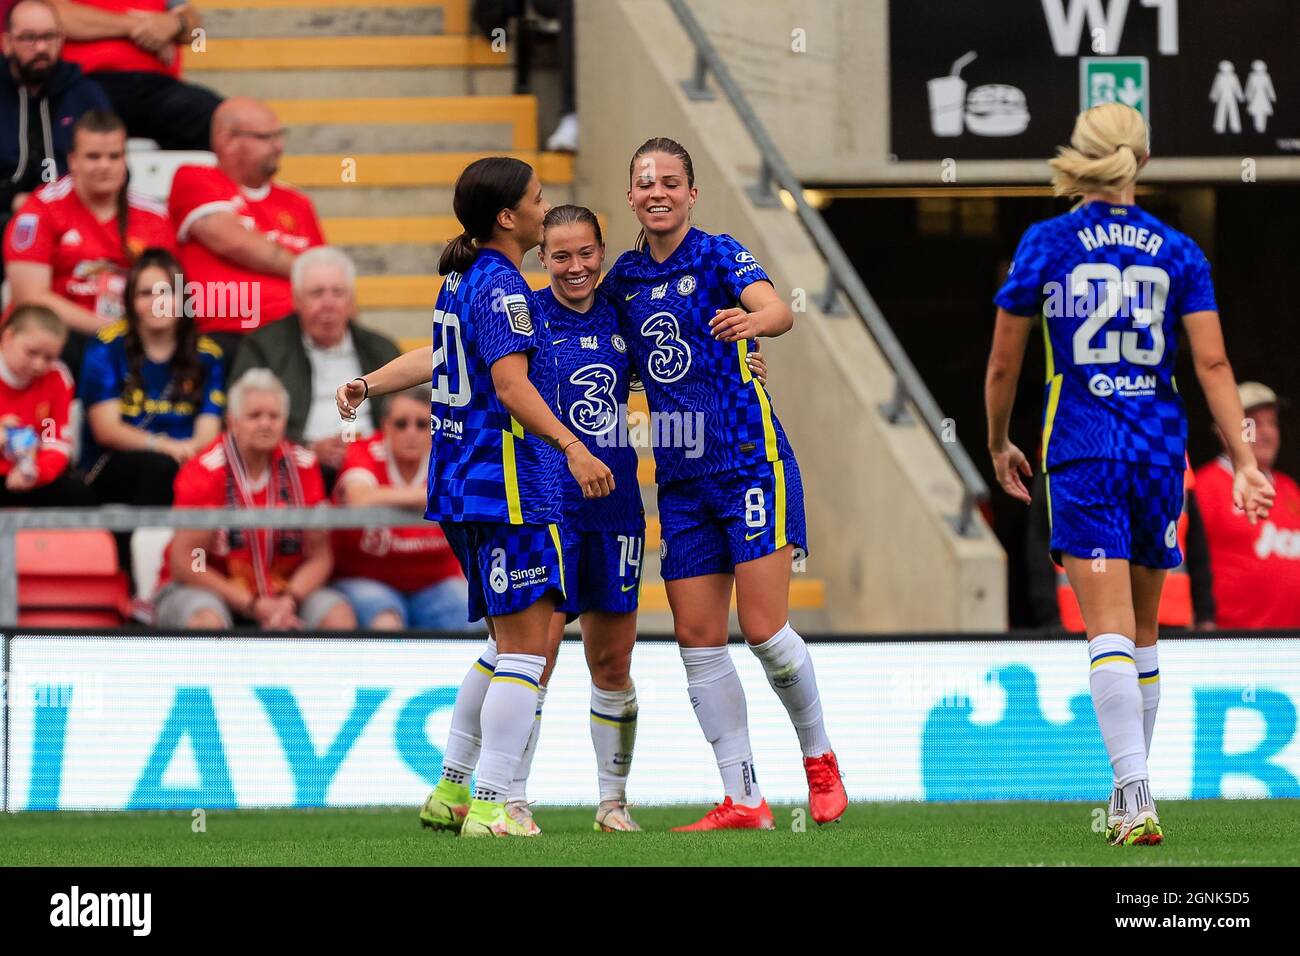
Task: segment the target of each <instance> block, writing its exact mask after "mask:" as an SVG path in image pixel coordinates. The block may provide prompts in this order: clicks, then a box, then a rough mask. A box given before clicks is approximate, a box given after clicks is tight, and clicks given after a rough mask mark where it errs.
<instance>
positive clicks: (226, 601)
mask: <svg viewBox="0 0 1300 956" xmlns="http://www.w3.org/2000/svg"><path fill="white" fill-rule="evenodd" d="M288 405H289V396H288V394H287V393H286V392H285V390H284V386H282V385H281V384H280V382H279V381H278V380H277V379H276V377H275V376H274V375H273V374H271V372H269V371H268V370H266V369H253V370H252V371H250V372H248V373H246V374H245V375H244V376H243V377H242V378H241V379H240V380H239V381H237V382H236V383H235V384H234V387H233V388H231V389H230V395H229V412H228V414H227V425H228V427H229V431H227V432H226V433H225V434H223V435H220V436H218V437H217V438H216V440H215V441H213V442H212V443H211V444H210V445H208V446H207V447H206V448H204V449H202V450H200V451H199V453H198V454H197V455H195V457H193V458H191V459H190V460H189V461H187V462H186V463H185V464H184V465H183V466H182V467H181V470H180V472H179V473H178V474H177V476H176V494H175V505H176V507H178V508H184V507H206V508H279V507H284V508H292V507H310V506H313V505H318V504H320V503H321V502H322V501H324V499H325V487H324V483H323V482H322V480H321V474H320V468H318V467H317V465H316V456H315V455H313V454H312V453H311V452H310V451H308V450H307V449H305V448H302V447H300V446H298V445H294V444H292V443H290V442H288V441H285V438H284V422H285V417H286V415H287V413H288ZM333 566H334V561H333V557H332V555H331V554H330V545H329V536H328V532H325V531H298V530H283V531H276V530H243V531H240V530H231V531H226V530H221V531H195V530H179V531H177V532H176V534H175V535H174V536H173V537H172V540H171V544H170V545H169V546H168V550H167V555H166V557H165V558H164V560H163V568H162V573H161V574H160V576H159V590H158V595H157V597H156V598H155V614H154V623H155V624H156V625H157V626H159V627H164V628H169V629H175V628H229V627H231V626H232V625H233V623H234V621H235V620H236V619H238V620H239V621H240V622H241V623H251V624H253V625H255V626H257V627H261V628H264V629H267V630H300V629H302V628H304V627H312V628H323V629H328V630H333V629H340V628H353V627H355V626H356V617H355V616H354V615H353V614H352V609H351V608H350V607H349V606H348V603H347V601H345V600H344V599H343V596H342V595H341V594H339V593H338V592H337V591H333V590H331V589H330V588H327V587H325V582H326V581H328V580H329V577H330V572H331V570H332V569H333Z"/></svg>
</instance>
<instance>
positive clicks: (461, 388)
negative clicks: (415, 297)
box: [433, 309, 471, 408]
mask: <svg viewBox="0 0 1300 956" xmlns="http://www.w3.org/2000/svg"><path fill="white" fill-rule="evenodd" d="M433 341H434V345H435V347H434V350H433V400H434V401H435V402H437V403H439V404H442V405H450V406H451V407H452V408H463V407H464V406H466V405H468V404H469V399H470V394H471V393H470V387H469V368H468V367H467V366H466V364H465V347H464V344H463V343H462V342H461V337H460V316H458V315H456V314H454V313H452V312H443V311H442V310H441V309H435V310H434V312H433ZM453 362H455V365H454V366H453V365H452V363H453ZM440 368H441V371H439V369H440ZM453 369H454V371H455V374H454V376H453V374H452V372H453ZM453 377H454V378H455V381H456V384H455V386H454V387H453V385H452V379H453Z"/></svg>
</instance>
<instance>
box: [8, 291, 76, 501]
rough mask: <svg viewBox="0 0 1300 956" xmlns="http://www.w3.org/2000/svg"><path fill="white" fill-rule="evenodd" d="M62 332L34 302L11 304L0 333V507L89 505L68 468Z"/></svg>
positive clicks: (68, 386) (68, 389) (68, 379)
mask: <svg viewBox="0 0 1300 956" xmlns="http://www.w3.org/2000/svg"><path fill="white" fill-rule="evenodd" d="M64 335H65V333H64V330H63V325H62V323H60V322H59V318H58V316H56V315H55V314H54V313H53V312H51V311H50V310H49V309H46V308H43V307H41V306H38V305H23V306H19V307H18V308H16V309H15V310H14V312H13V315H11V316H10V317H9V321H8V322H6V323H5V326H4V330H3V331H2V332H0V427H2V428H3V429H4V454H3V455H0V478H3V479H4V487H3V488H0V507H3V508H36V507H54V508H57V507H72V506H81V505H88V504H90V500H89V496H88V495H87V493H86V486H85V485H84V484H83V483H82V481H81V478H80V476H79V475H74V474H69V472H68V463H69V461H68V459H69V455H70V454H71V451H72V446H71V444H70V442H69V438H68V406H69V405H70V404H71V402H72V376H71V375H70V374H68V370H67V368H66V367H65V366H64V365H63V363H62V362H60V361H59V349H61V348H62V347H63V338H64Z"/></svg>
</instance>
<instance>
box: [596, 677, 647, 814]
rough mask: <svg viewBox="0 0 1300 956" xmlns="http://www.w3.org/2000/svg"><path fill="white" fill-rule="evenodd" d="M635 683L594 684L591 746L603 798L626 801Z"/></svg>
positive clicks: (630, 757)
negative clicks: (623, 685)
mask: <svg viewBox="0 0 1300 956" xmlns="http://www.w3.org/2000/svg"><path fill="white" fill-rule="evenodd" d="M636 714H637V706H636V686H635V685H634V684H632V683H630V682H629V683H628V685H627V689H626V690H601V689H600V688H599V687H597V686H596V685H595V684H592V685H591V746H592V747H593V748H594V749H595V751H596V777H597V779H598V781H599V783H600V802H601V803H604V802H605V801H606V800H618V801H620V802H624V803H625V802H627V775H628V774H629V773H631V771H632V749H633V748H634V747H635V746H636Z"/></svg>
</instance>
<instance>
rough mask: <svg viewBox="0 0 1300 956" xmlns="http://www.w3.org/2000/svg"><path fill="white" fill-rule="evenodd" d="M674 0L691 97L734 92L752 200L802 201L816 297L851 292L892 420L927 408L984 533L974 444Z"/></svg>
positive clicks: (961, 522)
mask: <svg viewBox="0 0 1300 956" xmlns="http://www.w3.org/2000/svg"><path fill="white" fill-rule="evenodd" d="M666 2H667V3H668V6H669V7H670V8H672V10H673V12H674V13H675V14H677V19H678V20H679V21H681V24H682V27H683V28H684V29H685V30H686V35H687V36H688V37H689V38H690V40H691V43H692V44H693V45H694V46H695V68H694V70H693V72H692V74H691V78H690V79H689V80H684V81H683V82H682V87H683V88H684V89H685V91H686V95H687V96H688V97H690V98H691V99H692V100H711V99H713V92H712V91H711V90H710V89H709V87H708V83H707V80H708V77H709V74H710V73H711V74H713V78H714V81H715V82H716V83H717V85H718V88H719V89H721V90H722V92H723V94H724V95H725V96H726V97H727V100H728V101H729V102H730V104H731V107H732V109H733V110H735V112H736V116H737V117H738V118H739V119H740V122H741V123H742V124H743V125H744V127H745V129H746V130H747V131H748V132H749V136H750V138H751V139H752V140H753V141H754V145H755V146H756V147H757V148H758V152H759V157H760V161H761V166H760V168H759V174H758V181H757V182H756V183H755V184H754V185H753V186H751V187H749V189H747V190H746V192H747V193H748V194H749V197H750V199H751V201H752V202H754V204H755V205H758V206H777V205H780V199H779V198H778V197H777V195H776V193H775V192H774V191H773V188H772V187H773V185H774V184H775V185H776V186H779V187H780V188H781V189H783V190H785V192H786V193H788V194H789V196H790V197H791V199H792V200H793V201H794V205H795V214H796V215H797V216H798V217H799V221H800V222H801V223H802V224H803V226H804V228H805V229H806V230H807V231H808V235H809V237H810V238H811V239H812V241H813V245H814V246H816V248H817V251H818V252H819V253H820V254H821V256H822V258H823V259H825V261H826V269H827V278H826V286H825V289H824V291H823V292H822V293H821V294H820V295H818V296H817V298H816V302H817V306H818V308H820V309H821V310H822V311H823V312H825V313H828V314H835V313H836V312H837V310H838V305H839V293H840V292H843V293H844V294H845V296H847V298H848V300H849V303H850V304H851V305H852V306H853V309H854V311H856V312H857V314H858V317H859V318H860V319H861V320H862V324H863V325H865V326H866V327H867V332H868V333H869V334H870V335H871V337H872V338H873V339H874V340H875V342H876V345H877V347H878V348H879V349H880V351H881V352H882V353H883V354H884V356H885V360H886V361H888V362H889V364H890V367H891V368H893V370H894V394H893V397H892V398H891V399H890V401H889V402H887V403H885V404H883V405H881V406H880V407H879V411H880V413H881V415H883V416H884V418H885V420H886V421H888V422H889V423H890V424H891V425H899V424H903V423H905V422H908V421H910V418H909V415H908V410H907V405H908V403H909V402H910V403H911V404H912V405H913V406H914V407H915V408H916V410H917V412H919V413H920V416H921V420H922V421H923V422H924V423H925V425H926V427H927V428H929V429H930V432H931V433H932V434H933V435H934V437H935V440H936V441H938V443H939V448H940V449H941V450H942V451H943V453H944V455H945V456H946V457H947V458H948V461H949V463H950V464H951V465H952V467H953V470H954V471H955V472H956V473H957V478H958V480H960V481H961V484H962V502H961V509H960V512H959V513H958V514H957V515H956V516H953V517H950V519H949V521H950V523H951V525H952V527H953V529H954V530H955V531H956V532H957V534H958V535H961V536H963V537H974V536H977V535H978V533H979V531H978V528H979V525H978V524H977V522H976V521H975V515H974V512H975V508H976V506H977V505H978V504H979V503H980V502H982V501H986V500H988V497H989V489H988V485H987V484H985V482H984V478H983V476H981V475H980V473H979V471H978V470H977V469H976V467H975V463H974V462H973V461H971V459H970V456H969V455H967V454H966V449H965V448H963V447H962V446H961V444H960V443H959V442H957V441H955V440H953V438H952V436H951V435H950V434H948V431H949V427H948V425H947V424H946V423H948V421H949V420H948V419H946V418H944V415H943V413H942V412H941V411H940V410H939V405H938V403H937V402H935V400H934V396H932V395H931V394H930V390H929V389H928V388H926V386H925V382H924V381H923V380H922V378H921V376H920V374H919V373H918V372H917V371H916V367H915V366H913V365H912V361H911V359H909V358H908V357H907V352H906V351H904V349H903V346H902V344H901V343H900V342H899V341H898V338H897V336H895V335H894V330H893V329H892V328H890V326H889V323H888V322H887V321H886V320H885V317H884V315H883V314H882V313H881V311H880V307H879V306H877V305H876V302H875V300H874V299H873V298H872V297H871V293H870V292H868V291H867V287H866V286H865V285H864V284H863V282H862V279H861V278H860V277H859V276H858V273H857V270H856V269H854V268H853V264H852V263H851V262H850V261H849V257H848V256H847V255H846V254H845V252H844V249H843V247H841V246H840V244H839V241H838V240H837V239H836V238H835V235H834V233H832V232H831V230H830V227H829V226H827V225H826V220H825V219H823V218H822V216H821V213H819V212H817V210H816V209H813V208H812V206H810V205H809V204H808V202H807V201H806V200H805V199H804V197H803V186H802V184H800V182H799V181H798V180H797V179H796V178H795V175H794V173H793V172H792V171H791V170H790V167H789V166H787V165H786V162H785V159H784V158H783V157H782V155H781V151H780V150H779V149H778V148H777V145H776V143H775V142H774V141H773V139H772V137H771V136H769V135H768V132H767V129H766V128H765V127H764V126H763V123H762V121H761V120H760V119H759V118H758V114H757V113H755V112H754V110H753V108H752V107H751V106H750V105H749V101H748V100H747V99H746V98H745V94H744V93H743V92H742V91H741V89H740V86H739V85H738V84H737V83H736V81H735V79H734V78H733V77H732V75H731V72H730V71H729V70H728V69H727V66H726V64H725V63H724V62H723V61H722V58H721V56H719V54H718V51H717V50H716V49H715V48H714V46H713V43H712V42H711V41H710V40H709V37H708V35H707V34H706V33H705V31H704V28H703V27H702V26H701V25H700V22H699V20H697V19H696V18H695V14H694V13H693V12H691V9H690V8H689V7H688V6H687V5H686V2H685V0H666Z"/></svg>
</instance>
